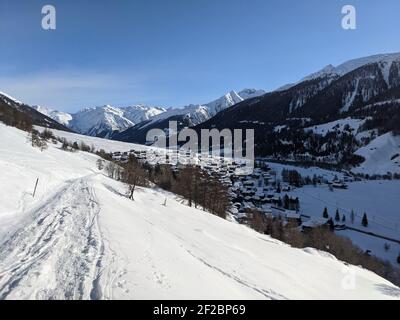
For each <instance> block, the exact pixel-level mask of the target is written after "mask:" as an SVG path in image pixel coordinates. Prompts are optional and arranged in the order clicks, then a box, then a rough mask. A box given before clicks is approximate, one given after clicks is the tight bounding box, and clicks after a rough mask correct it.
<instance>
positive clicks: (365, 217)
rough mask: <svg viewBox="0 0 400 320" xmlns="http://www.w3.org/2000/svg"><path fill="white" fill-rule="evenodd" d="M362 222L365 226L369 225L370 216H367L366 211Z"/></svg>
mask: <svg viewBox="0 0 400 320" xmlns="http://www.w3.org/2000/svg"><path fill="white" fill-rule="evenodd" d="M361 224H362V225H363V227H368V218H367V214H366V213H364V215H363V218H362V221H361Z"/></svg>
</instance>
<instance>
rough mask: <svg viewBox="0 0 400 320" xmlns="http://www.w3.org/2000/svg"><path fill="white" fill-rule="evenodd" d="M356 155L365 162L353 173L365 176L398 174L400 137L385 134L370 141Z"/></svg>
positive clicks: (399, 169)
mask: <svg viewBox="0 0 400 320" xmlns="http://www.w3.org/2000/svg"><path fill="white" fill-rule="evenodd" d="M356 154H357V155H359V156H362V157H364V158H365V159H366V160H365V162H363V163H362V164H361V165H360V166H359V167H357V168H355V169H353V170H352V171H353V172H359V173H365V174H387V173H388V172H391V173H400V136H394V135H393V134H392V133H390V132H389V133H385V134H383V135H381V136H379V137H377V138H375V139H374V140H372V141H371V143H369V144H368V145H366V146H365V147H362V148H360V149H358V150H357V151H356Z"/></svg>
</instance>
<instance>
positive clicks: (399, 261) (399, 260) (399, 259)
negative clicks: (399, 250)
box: [397, 254, 400, 264]
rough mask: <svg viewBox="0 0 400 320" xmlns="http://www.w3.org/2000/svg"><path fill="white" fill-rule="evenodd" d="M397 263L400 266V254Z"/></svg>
mask: <svg viewBox="0 0 400 320" xmlns="http://www.w3.org/2000/svg"><path fill="white" fill-rule="evenodd" d="M397 263H398V264H400V254H399V256H398V257H397Z"/></svg>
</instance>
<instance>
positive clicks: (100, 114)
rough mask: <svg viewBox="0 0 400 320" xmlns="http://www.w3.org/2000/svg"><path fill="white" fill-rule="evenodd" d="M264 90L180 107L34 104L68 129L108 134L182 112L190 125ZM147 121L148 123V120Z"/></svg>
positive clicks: (234, 93) (111, 134)
mask: <svg viewBox="0 0 400 320" xmlns="http://www.w3.org/2000/svg"><path fill="white" fill-rule="evenodd" d="M263 94H265V91H263V90H255V89H244V90H242V91H240V92H239V93H236V92H235V91H231V92H229V93H227V94H226V95H224V96H222V97H220V98H218V99H216V100H214V101H212V102H209V103H206V104H197V105H193V104H191V105H189V106H186V107H183V108H170V109H168V110H167V109H164V108H161V107H152V106H145V105H134V106H129V107H114V106H110V105H105V106H102V107H94V108H85V109H83V110H81V111H79V112H77V113H75V114H67V113H65V112H60V111H57V110H53V109H50V108H44V107H35V109H36V110H38V111H39V112H41V113H43V114H45V115H47V116H48V117H50V118H52V119H54V120H56V121H58V122H60V123H62V124H64V125H67V126H68V127H70V128H71V129H72V130H74V131H76V132H78V133H81V134H85V135H90V136H98V137H102V138H111V137H112V136H113V134H115V133H117V132H121V131H124V130H126V129H128V128H130V127H132V126H134V125H136V124H139V123H141V122H145V121H147V120H150V119H154V121H155V122H157V121H161V120H165V119H168V118H170V117H172V116H186V117H188V118H190V122H191V123H193V125H196V124H199V123H202V122H204V121H206V120H208V119H210V118H211V117H213V116H214V115H216V114H217V113H218V112H220V111H222V110H224V109H226V108H229V107H231V106H233V105H235V104H237V103H239V102H241V101H243V100H246V99H250V98H254V97H257V96H260V95H263ZM148 124H149V123H148Z"/></svg>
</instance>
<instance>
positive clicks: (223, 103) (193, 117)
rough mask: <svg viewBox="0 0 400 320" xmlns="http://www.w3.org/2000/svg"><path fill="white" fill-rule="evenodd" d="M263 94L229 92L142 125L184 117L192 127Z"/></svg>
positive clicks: (249, 90) (175, 109)
mask: <svg viewBox="0 0 400 320" xmlns="http://www.w3.org/2000/svg"><path fill="white" fill-rule="evenodd" d="M263 94H265V91H263V90H255V89H244V90H242V91H240V92H239V93H237V92H235V91H231V92H229V93H227V94H225V95H224V96H222V97H220V98H218V99H216V100H214V101H211V102H209V103H205V104H198V105H193V104H191V105H189V106H186V107H183V108H172V109H168V110H167V111H166V112H164V113H162V114H159V115H158V116H155V117H153V118H152V119H151V120H152V121H150V122H148V123H146V124H144V126H143V127H147V126H150V125H152V124H154V123H156V122H159V121H163V120H166V119H168V118H170V117H173V116H184V117H186V118H188V119H190V123H191V124H192V125H197V124H200V123H202V122H205V121H207V120H208V119H210V118H212V117H213V116H215V115H216V114H217V113H219V112H220V111H222V110H225V109H227V108H229V107H232V106H233V105H235V104H237V103H239V102H242V101H244V100H246V99H250V98H254V97H258V96H260V95H263Z"/></svg>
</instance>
